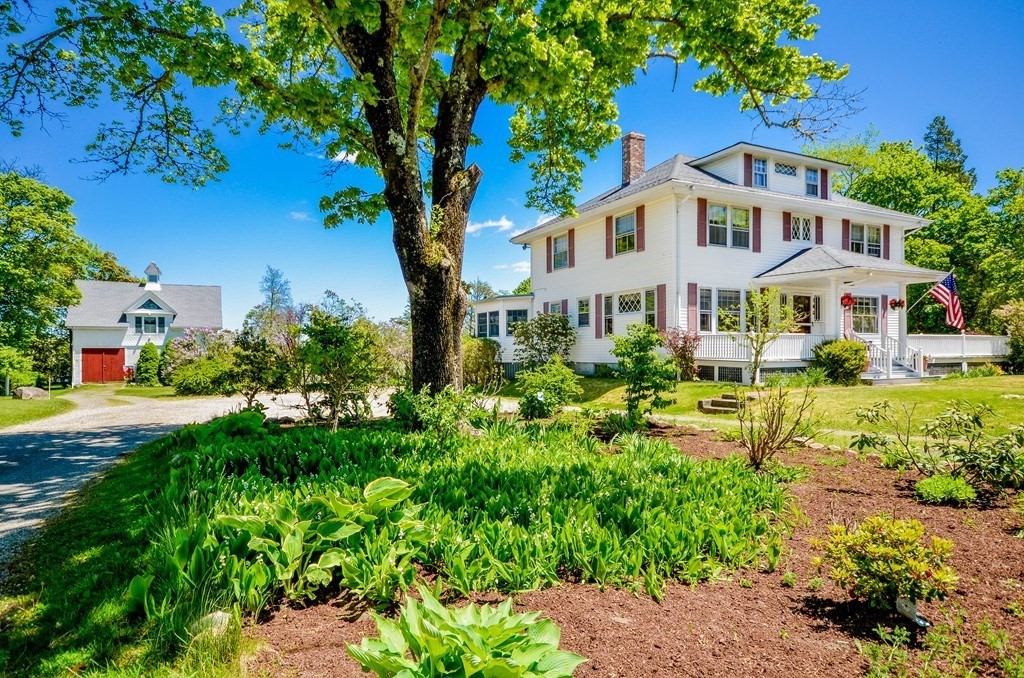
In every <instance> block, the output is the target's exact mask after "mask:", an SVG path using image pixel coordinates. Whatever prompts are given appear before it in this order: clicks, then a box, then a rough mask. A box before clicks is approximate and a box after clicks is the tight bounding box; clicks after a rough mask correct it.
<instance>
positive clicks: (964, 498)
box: [914, 474, 978, 506]
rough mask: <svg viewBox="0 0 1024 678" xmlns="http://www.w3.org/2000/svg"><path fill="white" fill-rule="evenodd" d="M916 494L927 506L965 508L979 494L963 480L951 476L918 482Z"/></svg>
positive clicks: (941, 476)
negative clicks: (939, 505) (945, 505)
mask: <svg viewBox="0 0 1024 678" xmlns="http://www.w3.org/2000/svg"><path fill="white" fill-rule="evenodd" d="M914 494H916V495H917V499H918V501H922V502H924V503H925V504H950V505H952V506H963V505H965V504H969V503H971V502H972V501H974V500H975V499H976V498H977V497H978V494H977V493H976V492H975V491H974V488H973V487H971V486H970V484H968V482H967V481H966V480H964V479H963V478H958V477H957V478H955V477H953V476H951V475H946V474H941V475H935V476H931V477H928V478H924V479H923V480H919V481H917V484H916V485H914Z"/></svg>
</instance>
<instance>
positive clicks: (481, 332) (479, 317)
mask: <svg viewBox="0 0 1024 678" xmlns="http://www.w3.org/2000/svg"><path fill="white" fill-rule="evenodd" d="M476 336H478V337H486V336H487V314H486V313H477V314H476Z"/></svg>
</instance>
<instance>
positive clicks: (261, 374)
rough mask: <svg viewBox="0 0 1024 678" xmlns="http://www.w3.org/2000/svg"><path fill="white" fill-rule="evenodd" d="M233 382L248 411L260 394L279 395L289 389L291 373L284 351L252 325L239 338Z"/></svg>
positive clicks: (237, 337)
mask: <svg viewBox="0 0 1024 678" xmlns="http://www.w3.org/2000/svg"><path fill="white" fill-rule="evenodd" d="M231 382H232V384H233V385H234V390H235V391H237V392H238V393H240V394H241V395H242V397H244V398H245V406H246V407H252V405H253V403H254V402H255V400H256V396H258V395H259V394H260V393H268V392H269V393H278V392H281V391H283V390H285V389H286V388H287V385H288V370H287V367H286V364H285V361H284V357H283V355H282V353H281V351H280V350H279V348H278V347H277V346H276V345H275V344H274V343H272V342H271V340H270V338H268V337H267V336H266V335H264V334H263V333H261V332H260V331H259V328H258V327H256V326H253V325H251V324H250V325H246V326H245V327H243V328H242V331H241V332H239V333H238V336H236V337H235V351H234V362H233V363H232V365H231Z"/></svg>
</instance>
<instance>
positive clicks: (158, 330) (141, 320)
mask: <svg viewBox="0 0 1024 678" xmlns="http://www.w3.org/2000/svg"><path fill="white" fill-rule="evenodd" d="M166 331H167V318H165V317H164V316H159V317H149V318H146V317H143V316H138V315H137V316H135V334H163V333H164V332H166Z"/></svg>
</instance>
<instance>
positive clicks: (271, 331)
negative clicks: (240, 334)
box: [245, 266, 295, 343]
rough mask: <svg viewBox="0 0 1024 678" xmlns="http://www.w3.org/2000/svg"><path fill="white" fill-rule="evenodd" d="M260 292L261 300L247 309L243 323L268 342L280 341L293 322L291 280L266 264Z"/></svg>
mask: <svg viewBox="0 0 1024 678" xmlns="http://www.w3.org/2000/svg"><path fill="white" fill-rule="evenodd" d="M260 294H262V295H263V301H262V302H261V303H260V304H259V305H257V306H256V307H255V308H253V309H252V310H251V311H249V313H248V314H247V315H246V319H245V324H246V325H247V326H251V327H252V329H253V330H254V331H256V332H259V333H260V334H262V335H263V336H264V337H265V338H266V339H267V340H268V341H269V342H271V343H275V342H280V341H281V335H282V334H283V333H284V332H287V326H288V324H289V323H292V322H294V319H293V317H292V316H294V315H295V300H294V299H293V298H292V284H291V281H289V280H288V279H287V278H286V277H284V274H283V273H282V272H281V271H280V270H278V269H276V268H273V267H272V266H267V270H266V272H265V273H264V274H263V278H262V279H261V280H260Z"/></svg>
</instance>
